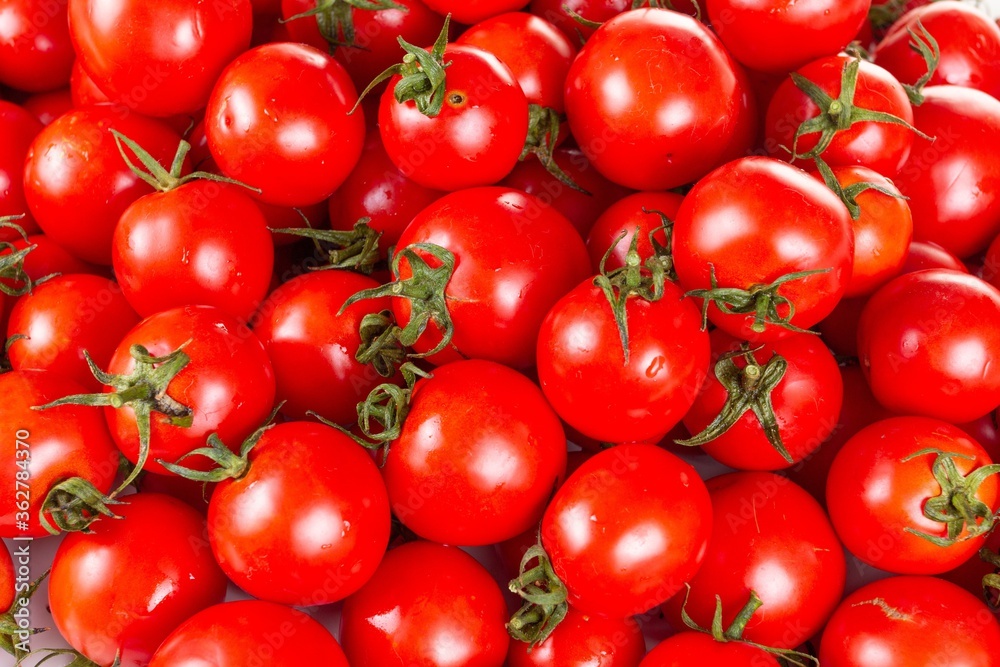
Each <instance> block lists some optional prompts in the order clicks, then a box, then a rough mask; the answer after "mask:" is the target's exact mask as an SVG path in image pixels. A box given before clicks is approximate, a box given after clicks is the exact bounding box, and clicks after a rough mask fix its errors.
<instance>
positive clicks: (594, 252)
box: [587, 192, 684, 272]
mask: <svg viewBox="0 0 1000 667" xmlns="http://www.w3.org/2000/svg"><path fill="white" fill-rule="evenodd" d="M682 201H684V197H682V196H681V195H679V194H677V193H675V192H637V193H635V194H634V195H629V196H628V197H625V198H624V199H620V200H618V201H617V202H615V203H614V204H612V205H611V206H609V207H608V208H607V209H606V210H605V211H604V213H602V214H601V217H599V218H598V219H597V222H595V223H594V226H593V227H592V228H591V230H590V234H589V235H588V236H587V252H588V253H590V264H591V266H592V268H593V269H594V271H595V272H599V271H600V267H601V260H603V259H604V255H605V254H606V253H607V252H608V249H609V248H612V247H613V248H614V249H613V250H612V251H611V254H610V255H609V256H608V261H607V264H606V265H605V269H606V270H608V271H612V270H614V269H618V268H621V267H623V266H625V258H626V256H627V254H628V249H629V246H630V244H631V243H632V237H633V236H635V235H636V233H638V234H639V241H638V244H637V245H636V251H637V252H638V253H639V258H640V259H641V260H642V261H643V262H645V261H646V260H647V259H649V258H650V257H652V256H653V255H654V254H655V253H654V248H653V244H652V242H651V241H650V237H649V235H650V233H651V232H654V230H657V229H659V228H660V227H663V226H664V225H666V224H669V223H672V222H673V220H674V218H676V217H677V211H678V210H679V209H680V207H681V202H682ZM663 216H666V218H667V219H666V220H664V219H663ZM622 234H624V236H622ZM653 238H655V239H656V241H657V242H658V243H660V244H661V245H662V246H664V247H666V246H667V234H666V231H664V230H661V231H657V232H655V234H654V235H653Z"/></svg>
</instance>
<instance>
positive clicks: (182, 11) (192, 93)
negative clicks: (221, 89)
mask: <svg viewBox="0 0 1000 667" xmlns="http://www.w3.org/2000/svg"><path fill="white" fill-rule="evenodd" d="M252 20H253V17H252V9H251V7H250V2H249V0H214V1H213V2H212V3H191V2H187V1H185V0H165V1H163V2H157V3H155V4H151V3H149V2H144V1H143V0H114V1H110V2H109V0H70V3H69V26H70V34H71V35H72V37H73V45H74V47H75V48H76V51H77V53H79V54H80V65H81V66H82V67H83V69H84V70H85V71H86V72H87V74H88V75H89V76H90V77H91V78H92V79H93V80H94V82H95V83H96V84H97V85H98V86H99V87H100V89H101V90H103V91H105V92H106V93H108V95H109V96H110V97H111V98H112V99H113V100H114V101H115V102H119V103H121V104H124V105H125V106H126V107H128V108H129V109H133V110H135V111H138V112H139V113H143V114H146V115H149V116H173V115H175V114H180V113H191V112H195V111H198V110H199V109H201V108H203V107H204V106H205V103H206V101H208V94H209V92H211V90H212V85H213V84H214V83H215V80H216V79H217V78H218V77H219V74H220V73H221V72H222V69H223V68H224V67H225V66H226V65H228V64H229V62H230V61H231V60H232V59H233V58H235V57H236V56H238V55H239V54H240V53H242V52H243V51H245V50H246V49H247V48H248V47H249V46H250V30H251V24H252ZM163 35H169V36H170V41H169V44H168V45H165V44H164V42H163ZM165 46H167V47H168V48H164V47H165Z"/></svg>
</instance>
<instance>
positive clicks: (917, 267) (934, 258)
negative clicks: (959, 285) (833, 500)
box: [899, 241, 969, 275]
mask: <svg viewBox="0 0 1000 667" xmlns="http://www.w3.org/2000/svg"><path fill="white" fill-rule="evenodd" d="M924 269H949V270H951V271H958V272H960V273H968V272H969V269H967V268H966V267H965V264H963V263H962V260H960V259H959V258H958V257H955V256H954V255H952V254H951V253H950V252H948V251H947V250H945V249H944V248H942V247H941V246H939V245H938V244H936V243H928V242H924V241H913V242H912V243H910V252H909V254H908V255H907V256H906V261H905V262H903V268H902V269H901V270H900V272H899V275H903V274H905V273H916V272H917V271H922V270H924Z"/></svg>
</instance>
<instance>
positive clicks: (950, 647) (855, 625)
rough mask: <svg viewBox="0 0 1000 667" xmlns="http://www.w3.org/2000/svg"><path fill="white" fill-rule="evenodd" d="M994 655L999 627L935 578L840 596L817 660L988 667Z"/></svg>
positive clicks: (885, 583)
mask: <svg viewBox="0 0 1000 667" xmlns="http://www.w3.org/2000/svg"><path fill="white" fill-rule="evenodd" d="M973 637H974V638H975V640H974V641H969V638H973ZM998 651H1000V625H998V624H997V620H996V618H994V617H993V614H991V613H990V611H989V609H988V608H987V607H986V606H985V605H984V604H983V603H982V602H980V601H978V600H976V598H975V597H973V596H972V595H971V594H970V593H966V592H965V591H963V590H962V589H961V588H959V587H958V586H956V585H955V584H951V583H949V582H947V581H942V580H941V579H937V578H935V577H891V578H889V579H883V580H881V581H876V582H873V583H871V584H868V585H867V586H864V587H863V588H860V589H858V590H856V591H855V592H854V593H851V594H850V595H848V596H847V597H846V598H844V601H843V602H842V603H841V604H840V606H839V607H837V611H836V612H835V613H834V614H833V616H832V618H830V622H829V623H828V624H827V626H826V629H825V630H824V631H823V639H822V643H821V644H820V651H819V660H820V663H821V664H822V665H823V667H881V666H882V665H886V664H890V663H889V662H887V661H888V660H891V664H892V665H896V666H898V667H931V666H932V665H941V664H947V665H955V666H956V667H958V666H959V665H961V666H962V667H966V666H968V667H973V666H975V667H987V666H988V665H991V664H993V662H994V660H995V659H996V655H997V652H998ZM889 656H891V658H890V657H889Z"/></svg>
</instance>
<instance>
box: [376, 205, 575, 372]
mask: <svg viewBox="0 0 1000 667" xmlns="http://www.w3.org/2000/svg"><path fill="white" fill-rule="evenodd" d="M428 243H429V244H434V245H437V246H439V247H441V248H444V249H445V250H446V251H448V252H450V253H452V254H453V255H454V257H455V269H454V271H453V273H452V274H451V276H450V278H448V280H447V283H446V284H445V285H444V286H443V294H444V301H445V305H446V307H447V313H445V315H446V316H447V318H448V319H450V321H451V322H452V324H453V326H454V335H453V337H452V338H451V342H450V347H446V348H444V349H443V351H441V352H440V353H436V354H434V355H433V356H432V357H431V361H432V362H433V363H435V364H441V363H446V362H448V361H453V360H456V359H460V358H463V357H464V358H471V359H488V360H490V361H496V362H499V363H503V364H507V365H509V366H513V367H515V368H528V367H530V366H532V365H533V363H534V361H535V344H536V341H537V340H538V331H539V328H540V327H541V326H542V320H543V318H544V317H545V315H546V313H547V312H548V311H549V309H550V308H551V307H552V306H553V304H555V303H556V301H558V300H559V299H560V298H561V297H562V296H563V295H564V294H566V293H567V292H569V291H570V290H571V289H572V288H573V286H574V285H576V284H578V283H579V282H580V281H581V280H583V279H584V277H585V276H586V275H587V274H588V273H589V272H590V260H589V259H588V258H587V249H586V247H585V246H584V244H583V240H582V239H581V238H580V236H579V235H578V234H577V233H576V231H574V230H573V228H572V227H571V226H570V224H569V223H568V222H567V221H566V219H565V218H563V217H562V216H561V215H560V214H559V213H557V212H556V211H554V210H552V209H551V208H547V207H545V206H543V205H542V204H541V203H540V202H539V201H538V200H537V199H536V198H535V197H532V196H531V195H527V194H524V193H523V192H518V191H517V190H512V189H509V188H500V187H493V188H472V189H469V190H463V191H461V192H456V193H452V194H450V195H448V196H446V197H443V198H441V199H439V200H438V201H436V202H435V203H434V204H432V205H431V206H429V207H427V208H426V209H424V210H423V211H422V212H421V213H419V214H418V215H417V216H416V217H415V218H414V219H413V221H412V222H411V223H410V225H409V226H408V227H407V228H406V231H405V232H404V233H403V235H402V236H401V237H400V239H399V244H398V246H397V253H396V260H394V261H398V262H399V264H398V267H397V269H396V270H395V276H396V278H397V279H398V280H402V281H405V280H407V279H409V278H411V277H412V276H413V275H414V259H415V258H416V259H418V261H420V260H422V262H424V263H428V262H430V264H429V265H430V266H433V267H440V266H441V262H440V260H438V259H435V258H432V257H430V256H429V255H428V254H427V253H426V252H425V251H423V250H420V251H416V250H414V251H413V253H412V254H413V255H414V256H410V255H408V254H403V255H401V254H400V249H403V248H407V247H409V246H412V245H414V244H428ZM436 289H441V287H440V286H439V287H436ZM414 303H417V306H416V308H418V309H419V308H423V307H424V306H423V304H421V303H420V299H415V300H414ZM392 308H393V312H394V314H395V317H396V321H397V322H398V323H399V326H401V327H406V326H407V325H408V323H409V322H410V321H411V317H413V315H414V306H413V305H411V301H410V300H409V299H407V298H402V297H395V298H393V302H392ZM443 335H444V329H443V328H442V326H441V320H438V321H434V322H432V323H431V324H429V325H428V326H427V328H426V330H425V331H424V332H423V334H422V335H420V336H419V337H418V338H417V340H416V342H415V343H414V345H413V348H414V350H415V351H416V352H418V353H421V354H426V353H428V352H431V351H433V350H434V349H435V348H436V347H438V346H439V345H440V344H441V342H442V336H443Z"/></svg>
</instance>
